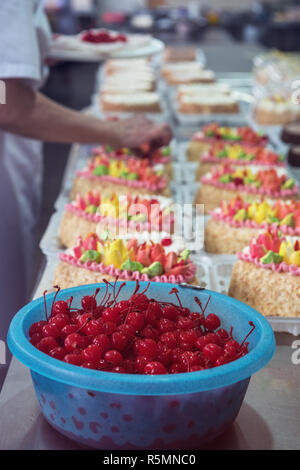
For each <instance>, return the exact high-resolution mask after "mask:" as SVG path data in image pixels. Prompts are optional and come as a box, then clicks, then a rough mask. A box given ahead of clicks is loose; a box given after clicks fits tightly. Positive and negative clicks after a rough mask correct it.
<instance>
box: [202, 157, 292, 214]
mask: <svg viewBox="0 0 300 470" xmlns="http://www.w3.org/2000/svg"><path fill="white" fill-rule="evenodd" d="M238 194H239V195H240V196H241V198H242V199H244V200H248V201H251V200H255V199H260V198H261V197H267V198H269V199H271V200H273V199H299V188H298V186H297V184H296V183H295V180H294V179H293V178H290V177H289V176H288V174H287V172H286V170H285V169H284V168H266V167H262V166H259V165H257V166H251V167H250V166H245V167H235V166H230V165H223V166H216V168H215V169H214V170H213V171H212V172H211V173H206V175H204V176H203V177H202V178H201V184H200V186H199V188H198V191H197V193H196V197H195V203H196V204H204V210H205V213H206V214H208V213H209V212H210V211H212V210H214V209H216V208H217V207H219V206H220V204H221V201H222V200H224V201H230V200H231V199H232V198H233V197H235V196H237V195H238Z"/></svg>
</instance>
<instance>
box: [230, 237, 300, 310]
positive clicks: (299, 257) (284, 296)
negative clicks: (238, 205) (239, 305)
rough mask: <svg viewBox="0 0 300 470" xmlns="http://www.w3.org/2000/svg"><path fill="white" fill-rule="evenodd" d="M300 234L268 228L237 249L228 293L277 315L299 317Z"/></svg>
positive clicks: (252, 305) (258, 308)
mask: <svg viewBox="0 0 300 470" xmlns="http://www.w3.org/2000/svg"><path fill="white" fill-rule="evenodd" d="M299 292H300V237H299V236H298V237H291V236H289V235H283V234H282V233H281V231H278V230H269V231H268V232H264V233H262V234H260V235H259V236H258V237H257V238H254V239H252V241H251V243H250V245H249V246H248V247H246V248H244V249H243V251H242V252H239V253H238V261H237V262H236V263H235V265H234V266H233V270H232V275H231V280H230V286H229V295H230V296H231V297H234V298H236V299H238V300H241V301H242V302H245V303H246V304H248V305H250V306H251V307H253V308H255V309H256V310H258V311H259V312H260V313H261V314H263V315H266V316H272V317H273V316H274V317H300V295H299Z"/></svg>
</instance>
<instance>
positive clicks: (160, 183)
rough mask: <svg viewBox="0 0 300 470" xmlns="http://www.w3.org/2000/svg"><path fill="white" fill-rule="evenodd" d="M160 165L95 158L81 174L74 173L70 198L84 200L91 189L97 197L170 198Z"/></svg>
mask: <svg viewBox="0 0 300 470" xmlns="http://www.w3.org/2000/svg"><path fill="white" fill-rule="evenodd" d="M163 173H164V172H163V165H162V166H161V165H159V166H151V165H149V162H148V161H147V160H142V159H136V158H129V159H128V160H120V159H112V158H109V157H108V156H107V155H99V156H96V157H94V158H93V159H91V160H90V161H89V162H88V165H87V167H86V168H84V169H83V170H80V171H77V172H76V178H75V180H74V183H73V188H72V192H71V198H72V199H75V197H76V196H77V194H79V195H80V196H84V195H85V194H87V193H88V192H89V191H92V190H94V189H96V190H98V191H99V192H100V193H101V196H111V195H112V194H113V193H118V194H127V193H129V194H160V195H163V196H170V194H171V193H170V189H169V187H168V182H167V179H166V178H165V177H164V174H163Z"/></svg>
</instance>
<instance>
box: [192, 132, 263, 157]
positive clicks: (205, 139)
mask: <svg viewBox="0 0 300 470" xmlns="http://www.w3.org/2000/svg"><path fill="white" fill-rule="evenodd" d="M217 143H219V144H220V143H223V144H224V145H235V144H240V145H246V146H247V147H248V148H249V147H252V146H259V147H264V146H266V145H267V143H268V137H267V136H266V135H264V134H262V133H259V132H256V131H254V130H253V129H251V127H246V126H244V127H233V126H220V125H219V124H218V123H211V124H207V125H206V126H203V127H202V129H201V130H200V131H198V132H196V133H195V134H194V135H193V137H192V139H191V141H190V143H189V146H188V149H187V157H188V159H189V160H192V161H199V158H200V156H201V154H202V153H203V152H207V151H209V149H210V148H211V146H212V145H215V144H217Z"/></svg>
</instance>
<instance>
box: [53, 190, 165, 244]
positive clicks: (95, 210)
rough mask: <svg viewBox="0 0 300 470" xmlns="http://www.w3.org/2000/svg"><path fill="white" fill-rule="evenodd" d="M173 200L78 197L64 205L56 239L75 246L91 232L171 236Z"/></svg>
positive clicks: (88, 195) (98, 195)
mask: <svg viewBox="0 0 300 470" xmlns="http://www.w3.org/2000/svg"><path fill="white" fill-rule="evenodd" d="M172 204H173V201H172V199H169V198H166V197H163V196H156V197H155V198H154V197H153V196H147V195H145V196H132V195H130V194H128V195H125V196H118V195H117V194H113V195H112V196H110V197H105V196H104V197H103V196H101V195H100V193H99V191H96V190H95V191H90V192H89V193H88V194H87V195H86V196H85V197H81V196H79V195H78V196H77V197H76V199H75V200H74V201H72V202H71V203H70V204H67V205H66V207H65V212H64V214H63V217H62V221H61V224H60V228H59V233H58V238H59V241H60V243H61V244H62V245H63V246H66V247H68V248H70V247H72V246H74V245H75V243H76V240H77V238H78V236H81V237H82V238H85V237H86V236H87V235H88V234H89V233H91V232H96V230H97V232H98V231H101V232H103V231H104V230H108V231H109V232H110V233H114V234H115V235H116V236H119V235H120V232H122V234H123V233H124V234H127V233H128V235H130V234H131V236H132V234H133V233H136V232H140V233H141V232H152V231H156V232H163V233H164V234H166V233H169V234H170V233H173V231H174V212H172Z"/></svg>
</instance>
